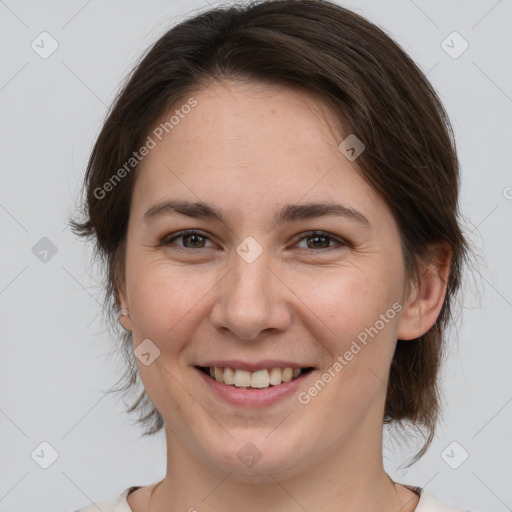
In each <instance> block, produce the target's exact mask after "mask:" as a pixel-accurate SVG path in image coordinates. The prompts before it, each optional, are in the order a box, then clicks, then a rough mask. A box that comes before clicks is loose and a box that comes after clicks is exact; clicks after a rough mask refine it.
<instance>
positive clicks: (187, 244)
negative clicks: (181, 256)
mask: <svg viewBox="0 0 512 512" xmlns="http://www.w3.org/2000/svg"><path fill="white" fill-rule="evenodd" d="M180 238H181V239H182V241H183V244H184V245H183V246H182V245H181V244H179V245H178V247H179V248H185V249H202V248H204V247H205V245H204V244H205V241H206V240H209V238H208V237H207V236H204V235H202V234H201V233H199V232H197V231H181V232H180V233H177V234H176V235H175V236H173V237H172V238H167V239H165V240H164V241H163V242H162V245H166V246H168V245H173V243H174V241H175V240H179V239H180Z"/></svg>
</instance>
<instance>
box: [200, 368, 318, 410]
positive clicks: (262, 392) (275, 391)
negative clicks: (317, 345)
mask: <svg viewBox="0 0 512 512" xmlns="http://www.w3.org/2000/svg"><path fill="white" fill-rule="evenodd" d="M195 369H196V370H197V372H199V375H200V376H201V377H202V379H203V380H204V382H205V383H206V384H207V385H208V386H209V387H210V389H211V390H212V391H213V392H214V393H215V394H216V395H217V396H219V397H220V398H222V399H224V400H225V401H226V402H229V403H231V404H233V405H236V406H239V407H265V406H268V405H271V404H274V403H276V402H279V401H280V400H283V399H285V398H287V397H289V396H291V395H294V394H296V393H297V392H298V391H299V388H301V387H303V385H304V382H305V381H306V380H307V379H309V378H310V376H311V375H312V374H314V373H315V370H311V371H309V372H307V373H302V374H300V375H299V376H298V377H297V378H296V379H293V380H291V381H290V382H283V383H282V384H279V385H277V386H269V387H268V388H261V389H255V388H245V389H242V388H237V387H236V386H230V385H228V384H224V383H222V382H218V381H216V380H215V379H213V378H212V377H209V376H208V375H206V373H204V372H203V371H201V370H199V369H198V368H195Z"/></svg>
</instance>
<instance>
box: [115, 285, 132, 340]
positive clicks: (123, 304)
mask: <svg viewBox="0 0 512 512" xmlns="http://www.w3.org/2000/svg"><path fill="white" fill-rule="evenodd" d="M116 303H117V304H118V305H119V310H120V312H119V323H120V324H121V326H122V327H123V328H124V329H125V330H126V331H131V330H132V320H131V318H130V316H129V311H130V308H129V307H128V301H127V300H126V294H125V291H124V289H123V288H117V289H116ZM126 311H127V312H128V316H127V315H126V314H123V313H124V312H126Z"/></svg>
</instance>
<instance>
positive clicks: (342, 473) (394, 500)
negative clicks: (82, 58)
mask: <svg viewBox="0 0 512 512" xmlns="http://www.w3.org/2000/svg"><path fill="white" fill-rule="evenodd" d="M370 424H373V425H375V423H374V422H369V425H370ZM374 430H375V429H374ZM378 433H379V434H380V435H377V434H378ZM373 434H375V435H373ZM166 440H167V451H168V455H167V474H166V476H165V478H164V479H163V480H162V481H161V482H160V483H159V484H158V485H157V486H156V487H155V488H154V489H153V492H152V495H151V498H150V500H149V501H150V503H149V505H150V507H149V506H148V510H151V511H152V512H153V511H154V512H163V511H166V512H169V511H177V510H187V511H191V512H194V511H199V512H201V511H208V512H220V511H224V510H244V511H245V512H260V511H261V510H262V509H263V510H265V511H268V512H288V511H290V512H291V511H296V510H323V511H324V512H340V511H349V510H350V511H352V510H365V511H366V512H413V511H414V510H415V509H416V505H417V503H418V500H419V498H418V496H417V495H415V494H414V493H413V492H412V491H410V490H408V489H406V488H405V487H403V486H400V485H398V484H395V483H394V482H393V481H392V479H391V478H390V477H389V475H388V474H387V473H386V472H385V470H384V468H383V465H382V428H379V429H378V432H375V433H373V432H372V435H368V432H367V431H366V429H365V427H364V425H359V426H358V429H357V430H356V431H355V432H354V435H353V436H351V439H350V440H347V439H344V440H340V442H339V443H338V445H337V446H330V447H329V452H328V453H323V454H322V453H320V454H319V453H315V457H316V458H315V461H313V460H312V458H308V455H307V454H305V455H304V457H302V458H301V459H300V460H301V461H304V462H301V463H298V464H296V465H295V466H293V467H288V468H286V469H284V470H282V471H278V470H276V469H275V468H274V467H273V468H269V467H266V466H264V464H261V463H262V462H263V457H262V459H261V460H260V461H259V462H258V463H257V464H255V465H254V468H253V469H252V470H250V471H245V472H236V470H233V469H232V468H231V466H229V463H231V464H232V461H230V460H229V459H230V457H229V456H226V460H227V461H228V462H226V470H224V471H223V470H219V464H218V463H219V460H218V459H216V460H210V461H208V460H204V459H198V458H197V451H193V450H189V449H188V448H189V447H187V445H186V444H184V443H183V441H182V440H180V439H178V438H177V437H176V436H175V433H174V432H173V431H172V430H171V429H169V428H167V427H166ZM191 446H192V445H191ZM301 464H303V467H299V466H300V465H301ZM230 468H231V469H230ZM256 470H257V471H256Z"/></svg>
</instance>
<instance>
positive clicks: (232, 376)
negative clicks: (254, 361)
mask: <svg viewBox="0 0 512 512" xmlns="http://www.w3.org/2000/svg"><path fill="white" fill-rule="evenodd" d="M209 372H210V376H211V377H213V378H214V379H215V380H216V381H217V382H223V383H224V384H228V385H231V386H232V385H235V386H236V387H238V388H241V387H251V388H268V387H269V385H272V386H277V385H278V384H281V383H282V382H290V381H291V380H292V379H294V378H296V377H298V376H299V375H300V374H301V372H302V369H301V368H294V369H292V368H271V369H270V370H267V369H264V370H258V371H256V372H250V371H248V370H240V369H238V368H237V369H233V368H219V367H218V366H215V367H214V368H209Z"/></svg>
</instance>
